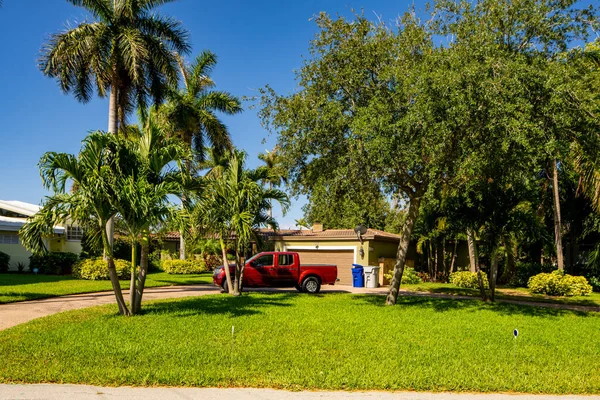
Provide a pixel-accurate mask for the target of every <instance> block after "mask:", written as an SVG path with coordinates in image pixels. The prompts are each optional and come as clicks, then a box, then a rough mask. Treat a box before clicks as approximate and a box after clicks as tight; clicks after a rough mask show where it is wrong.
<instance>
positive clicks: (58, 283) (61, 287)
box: [0, 272, 212, 304]
mask: <svg viewBox="0 0 600 400" xmlns="http://www.w3.org/2000/svg"><path fill="white" fill-rule="evenodd" d="M211 282H212V275H211V273H209V272H207V273H203V274H197V275H169V274H167V273H165V272H155V273H150V274H148V277H147V278H146V287H156V286H172V285H195V284H203V283H211ZM121 287H122V288H128V287H129V281H121ZM104 290H112V286H111V284H110V281H86V280H81V279H75V278H73V277H71V276H51V275H33V274H0V304H3V303H13V302H15V301H23V300H34V299H41V298H46V297H55V296H64V295H68V294H76V293H91V292H101V291H104Z"/></svg>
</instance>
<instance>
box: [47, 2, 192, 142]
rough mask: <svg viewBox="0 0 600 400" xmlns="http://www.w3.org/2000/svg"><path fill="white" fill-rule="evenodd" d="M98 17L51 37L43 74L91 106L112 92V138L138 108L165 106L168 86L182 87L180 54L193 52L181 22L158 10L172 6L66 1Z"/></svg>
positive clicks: (151, 3)
mask: <svg viewBox="0 0 600 400" xmlns="http://www.w3.org/2000/svg"><path fill="white" fill-rule="evenodd" d="M67 1H69V2H70V3H72V4H73V5H75V6H79V7H83V8H85V9H86V11H88V12H89V13H90V14H91V15H92V16H93V19H94V20H93V21H92V22H82V23H80V24H79V25H78V26H76V27H75V28H73V29H69V30H66V31H63V32H60V33H56V34H53V35H52V36H50V39H49V41H48V43H46V44H45V45H44V47H43V48H42V54H41V58H40V62H39V66H40V69H41V70H42V72H43V73H44V74H45V75H47V76H50V77H52V78H56V80H57V81H58V83H59V85H60V87H61V89H62V90H63V91H64V92H65V93H73V95H74V96H75V98H76V99H77V100H79V101H81V102H84V103H86V102H88V101H89V100H90V99H91V98H92V96H93V94H94V90H95V91H96V92H97V93H98V95H99V96H100V97H105V96H106V95H107V93H109V92H110V106H109V107H110V108H109V113H108V115H109V121H108V132H111V133H117V132H118V130H119V125H121V126H125V124H124V122H125V117H126V115H127V113H128V112H130V111H132V110H133V107H134V105H135V103H137V105H138V107H139V108H140V109H142V110H145V109H146V106H147V104H148V99H149V98H152V99H153V101H154V103H155V104H159V103H160V102H162V100H163V98H164V95H165V88H166V86H167V85H176V84H177V58H176V56H175V52H179V53H187V52H188V51H189V49H190V46H189V44H188V34H187V32H186V31H185V30H184V29H183V28H182V27H181V24H180V22H178V21H175V20H173V19H171V18H168V17H161V16H160V15H158V14H156V12H155V11H154V9H155V8H156V7H157V6H158V5H161V4H164V3H168V2H171V1H173V0H160V1H158V0H67Z"/></svg>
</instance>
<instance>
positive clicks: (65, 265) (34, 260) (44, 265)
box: [29, 252, 79, 275]
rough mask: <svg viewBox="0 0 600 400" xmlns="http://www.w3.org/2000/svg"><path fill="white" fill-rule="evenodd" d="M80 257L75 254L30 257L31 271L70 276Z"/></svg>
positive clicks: (58, 253) (57, 253)
mask: <svg viewBox="0 0 600 400" xmlns="http://www.w3.org/2000/svg"><path fill="white" fill-rule="evenodd" d="M78 259H79V257H78V256H77V254H75V253H61V252H56V253H46V254H32V255H31V256H29V270H30V271H31V272H36V270H37V273H38V274H45V275H69V274H70V273H71V272H72V271H73V265H75V263H76V262H77V260H78Z"/></svg>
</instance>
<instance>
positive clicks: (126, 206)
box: [111, 118, 190, 314]
mask: <svg viewBox="0 0 600 400" xmlns="http://www.w3.org/2000/svg"><path fill="white" fill-rule="evenodd" d="M142 123H143V128H142V129H139V128H138V129H131V130H130V132H131V133H133V134H132V135H131V136H132V137H130V140H124V141H123V140H122V142H123V144H124V147H125V148H126V152H127V157H126V159H127V160H128V161H129V162H131V164H133V165H132V168H130V169H129V170H124V171H123V172H125V173H123V174H118V175H117V176H118V179H117V180H116V182H115V184H116V186H117V188H118V190H116V196H115V197H114V198H112V199H111V200H112V204H113V206H114V208H115V209H116V210H117V211H118V213H119V216H120V218H121V220H122V222H123V225H124V226H125V227H126V230H127V233H128V235H129V236H130V239H131V243H132V269H131V285H130V305H131V313H132V314H136V313H138V312H139V311H140V310H141V301H142V295H143V292H144V286H145V281H146V274H147V272H148V244H149V242H150V228H151V226H155V225H157V224H159V223H161V222H163V221H165V220H166V219H167V218H168V217H169V216H170V215H171V214H172V213H173V210H172V208H171V207H170V205H169V201H168V197H167V196H168V195H173V194H175V195H177V194H180V193H181V190H182V185H183V184H184V183H185V179H181V178H182V176H181V175H182V173H185V170H184V169H173V167H172V162H174V161H177V162H179V163H180V165H181V160H186V159H189V157H190V156H189V155H188V154H189V152H188V151H187V150H186V147H185V146H184V145H183V143H181V141H180V140H179V139H177V138H171V139H169V138H166V137H165V135H163V133H162V132H161V131H160V129H158V127H157V126H156V125H155V124H154V122H153V121H152V119H151V118H149V119H147V120H145V121H142ZM138 242H139V243H140V244H141V255H140V268H139V270H138V269H137V265H136V260H137V257H136V248H137V243H138ZM136 275H137V277H136Z"/></svg>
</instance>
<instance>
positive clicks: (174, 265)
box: [161, 260, 208, 274]
mask: <svg viewBox="0 0 600 400" xmlns="http://www.w3.org/2000/svg"><path fill="white" fill-rule="evenodd" d="M161 267H162V269H163V271H165V272H166V273H168V274H199V273H201V272H205V271H207V270H208V268H207V267H206V263H205V262H204V260H164V261H163V262H162V265H161Z"/></svg>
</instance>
